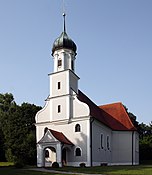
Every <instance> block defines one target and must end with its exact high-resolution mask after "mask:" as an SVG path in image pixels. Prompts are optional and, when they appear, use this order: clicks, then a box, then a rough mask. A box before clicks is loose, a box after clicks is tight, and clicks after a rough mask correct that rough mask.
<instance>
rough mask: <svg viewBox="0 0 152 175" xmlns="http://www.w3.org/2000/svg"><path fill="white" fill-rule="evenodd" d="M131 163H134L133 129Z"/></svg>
mask: <svg viewBox="0 0 152 175" xmlns="http://www.w3.org/2000/svg"><path fill="white" fill-rule="evenodd" d="M132 165H134V131H132Z"/></svg>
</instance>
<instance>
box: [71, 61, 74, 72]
mask: <svg viewBox="0 0 152 175" xmlns="http://www.w3.org/2000/svg"><path fill="white" fill-rule="evenodd" d="M71 69H72V70H74V61H73V60H72V61H71Z"/></svg>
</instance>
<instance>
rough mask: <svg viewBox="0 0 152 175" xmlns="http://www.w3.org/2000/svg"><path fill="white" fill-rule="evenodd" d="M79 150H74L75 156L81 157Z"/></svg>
mask: <svg viewBox="0 0 152 175" xmlns="http://www.w3.org/2000/svg"><path fill="white" fill-rule="evenodd" d="M81 154H82V153H81V149H80V148H76V150H75V156H81Z"/></svg>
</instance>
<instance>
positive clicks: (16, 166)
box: [14, 161, 24, 168]
mask: <svg viewBox="0 0 152 175" xmlns="http://www.w3.org/2000/svg"><path fill="white" fill-rule="evenodd" d="M14 166H15V168H23V167H24V163H23V162H22V161H20V162H19V161H17V162H15V163H14Z"/></svg>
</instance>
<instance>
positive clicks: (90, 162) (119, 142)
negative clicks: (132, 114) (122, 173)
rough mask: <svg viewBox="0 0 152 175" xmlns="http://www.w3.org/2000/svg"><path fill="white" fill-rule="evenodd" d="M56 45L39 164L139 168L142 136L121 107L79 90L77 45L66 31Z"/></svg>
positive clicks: (40, 123)
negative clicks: (102, 103)
mask: <svg viewBox="0 0 152 175" xmlns="http://www.w3.org/2000/svg"><path fill="white" fill-rule="evenodd" d="M63 16H64V30H63V32H62V33H61V35H60V36H59V37H58V38H57V39H56V40H55V42H54V44H53V47H52V56H53V60H54V71H53V72H52V73H51V74H49V78H50V95H49V97H48V98H47V99H46V103H45V106H44V107H43V109H42V110H40V111H39V112H38V113H37V114H36V124H35V125H36V139H37V166H38V167H45V166H52V163H53V162H58V163H59V165H60V166H66V165H67V166H80V164H81V163H84V164H85V165H86V166H100V165H102V164H107V165H137V164H139V136H138V133H137V130H136V128H135V127H134V125H133V123H132V122H131V120H130V118H129V116H128V114H127V112H126V110H125V108H124V106H123V105H122V103H120V102H118V103H113V104H108V105H103V106H97V105H96V104H95V103H94V102H92V101H91V100H90V99H89V97H87V96H86V95H85V94H84V93H83V92H82V91H80V90H79V88H78V81H79V77H78V75H77V74H76V73H75V59H76V55H77V53H76V51H77V47H76V44H75V43H74V42H73V41H72V40H71V39H70V38H69V36H68V35H67V33H66V29H65V15H63Z"/></svg>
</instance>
